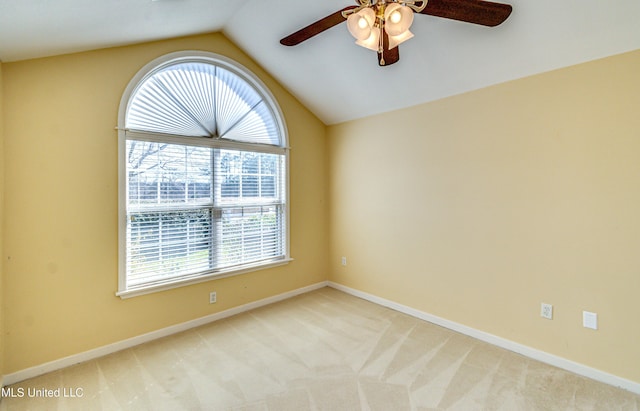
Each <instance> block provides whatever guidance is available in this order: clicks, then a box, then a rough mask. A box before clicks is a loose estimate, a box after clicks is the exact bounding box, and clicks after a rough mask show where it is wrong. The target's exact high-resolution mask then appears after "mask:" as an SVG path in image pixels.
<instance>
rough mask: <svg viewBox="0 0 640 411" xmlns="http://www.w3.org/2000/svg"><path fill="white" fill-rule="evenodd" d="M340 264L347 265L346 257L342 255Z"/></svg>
mask: <svg viewBox="0 0 640 411" xmlns="http://www.w3.org/2000/svg"><path fill="white" fill-rule="evenodd" d="M342 265H345V266H346V265H347V257H342Z"/></svg>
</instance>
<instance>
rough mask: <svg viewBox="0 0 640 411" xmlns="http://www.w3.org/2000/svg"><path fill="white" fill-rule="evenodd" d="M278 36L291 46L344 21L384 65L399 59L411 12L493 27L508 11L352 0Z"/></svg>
mask: <svg viewBox="0 0 640 411" xmlns="http://www.w3.org/2000/svg"><path fill="white" fill-rule="evenodd" d="M356 4H357V5H356V6H348V7H345V8H343V9H342V10H339V11H337V12H335V13H332V14H330V15H329V16H327V17H325V18H323V19H320V20H318V21H316V22H314V23H312V24H310V25H308V26H306V27H304V28H302V29H300V30H298V31H296V32H295V33H293V34H291V35H289V36H287V37H285V38H283V39H282V40H280V43H281V44H282V45H285V46H295V45H297V44H300V43H302V42H303V41H305V40H308V39H310V38H311V37H313V36H315V35H317V34H320V33H322V32H323V31H325V30H328V29H330V28H331V27H333V26H335V25H338V24H340V23H342V22H343V21H345V20H346V21H347V29H348V30H349V33H351V35H352V36H353V37H354V38H355V39H356V44H357V45H359V46H362V47H365V48H367V49H369V50H373V51H375V52H377V54H378V64H379V65H380V66H388V65H390V64H393V63H396V62H397V61H398V60H399V59H400V54H399V51H398V45H399V44H400V43H402V42H404V41H407V40H409V39H410V38H412V37H413V33H411V31H409V28H410V27H411V24H412V23H413V17H414V13H418V14H427V15H431V16H436V17H443V18H446V19H452V20H458V21H464V22H467V23H473V24H480V25H483V26H488V27H494V26H497V25H499V24H501V23H502V22H503V21H505V20H506V19H507V17H509V15H510V14H511V5H509V4H502V3H493V2H489V1H484V0H356Z"/></svg>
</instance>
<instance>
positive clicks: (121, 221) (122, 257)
mask: <svg viewBox="0 0 640 411" xmlns="http://www.w3.org/2000/svg"><path fill="white" fill-rule="evenodd" d="M192 61H196V62H205V63H207V62H208V63H211V64H213V65H216V66H219V67H222V68H224V69H225V70H228V71H230V72H232V73H233V74H235V75H237V76H239V77H240V78H241V79H243V80H245V81H246V82H247V83H248V84H249V85H251V86H252V87H253V88H254V90H255V91H256V92H258V94H259V95H260V96H261V97H262V98H263V100H264V101H265V103H266V104H268V106H269V107H270V108H271V110H272V112H273V113H274V120H275V121H276V123H277V125H278V127H279V130H280V134H281V141H280V144H281V145H280V146H273V145H266V144H257V143H243V142H234V141H228V140H227V141H225V140H216V141H215V143H214V144H212V143H211V141H210V140H208V141H206V142H204V141H203V139H202V138H200V137H186V136H184V137H183V136H166V135H161V136H159V135H157V133H156V137H157V140H156V141H161V142H167V143H177V144H189V145H200V146H206V147H214V148H222V149H239V150H250V151H256V152H263V153H274V154H282V155H284V158H285V160H284V161H285V175H284V186H285V190H284V191H285V193H284V216H283V218H284V219H285V221H284V224H285V233H284V236H285V238H284V239H283V240H284V242H285V245H284V248H285V255H284V258H281V259H278V260H274V261H270V262H267V263H256V264H254V265H244V266H242V268H240V269H238V268H231V269H226V270H224V269H222V270H217V271H215V272H212V273H206V274H203V275H200V276H197V277H189V278H186V279H176V280H174V281H171V282H167V283H163V284H160V285H152V286H145V287H137V288H134V289H131V288H129V287H128V286H127V267H126V263H127V238H126V236H127V193H126V189H127V181H126V179H127V170H126V167H127V164H126V143H127V140H128V139H142V140H145V141H154V136H153V135H151V134H146V133H141V132H137V131H132V130H127V129H126V128H125V121H126V115H127V111H128V107H129V103H130V101H131V98H132V97H133V95H134V93H135V91H136V89H137V88H138V86H139V85H140V84H142V83H143V82H144V81H145V80H146V79H147V78H148V77H150V76H151V75H153V74H154V73H155V72H157V71H158V69H160V68H162V67H166V66H170V65H173V64H176V63H180V62H192ZM117 130H118V291H117V292H116V295H117V296H119V297H121V298H129V297H134V296H138V295H143V294H149V293H153V292H157V291H163V290H168V289H172V288H176V287H182V286H186V285H190V284H195V283H200V282H204V281H210V280H212V279H217V278H224V277H229V276H234V275H239V274H244V273H247V272H252V271H256V270H262V269H267V268H272V267H276V266H280V265H284V264H288V263H289V262H290V261H292V258H291V256H290V228H289V221H290V212H289V209H290V206H289V147H288V132H287V127H286V124H285V122H284V115H283V114H282V110H281V109H280V106H279V105H278V103H277V101H276V99H275V97H274V96H273V95H272V94H271V92H270V91H269V89H268V88H267V87H266V85H265V84H264V83H263V82H262V81H261V80H260V79H259V78H258V77H257V76H256V75H255V74H253V73H252V72H251V71H250V70H249V69H247V68H245V67H244V66H242V65H241V64H239V63H237V62H236V61H234V60H231V59H229V58H227V57H225V56H221V55H218V54H215V53H211V52H205V51H196V50H188V51H180V52H175V53H170V54H167V55H164V56H161V57H159V58H156V59H155V60H153V61H151V62H149V63H148V64H146V65H145V66H144V67H142V69H140V70H139V71H138V72H137V73H136V75H135V76H134V77H133V78H132V79H131V81H130V82H129V84H128V85H127V87H126V89H125V91H124V93H123V94H122V98H121V100H120V107H119V111H118V126H117Z"/></svg>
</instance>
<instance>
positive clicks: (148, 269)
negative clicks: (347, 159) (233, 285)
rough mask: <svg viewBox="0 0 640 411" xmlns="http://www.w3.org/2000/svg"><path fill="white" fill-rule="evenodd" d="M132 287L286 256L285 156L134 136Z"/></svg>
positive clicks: (130, 151)
mask: <svg viewBox="0 0 640 411" xmlns="http://www.w3.org/2000/svg"><path fill="white" fill-rule="evenodd" d="M127 153H128V156H127V158H128V166H127V175H128V181H127V185H128V189H127V193H128V201H127V204H128V214H127V216H128V218H127V244H128V253H127V276H128V284H129V287H131V288H135V287H138V286H148V285H153V284H161V283H164V282H171V281H174V280H176V279H180V278H182V277H184V276H194V275H198V274H203V273H210V272H215V271H217V270H223V269H225V268H233V267H239V266H242V265H243V264H253V263H257V262H260V261H267V260H271V259H274V258H278V257H282V256H284V253H285V244H284V238H283V237H284V233H285V229H286V227H285V219H284V218H283V212H284V196H283V194H284V178H283V176H284V165H285V162H284V156H283V155H279V154H268V153H256V152H249V151H239V150H223V149H213V148H207V147H192V146H181V145H176V144H163V143H157V142H141V141H136V140H130V141H128V142H127Z"/></svg>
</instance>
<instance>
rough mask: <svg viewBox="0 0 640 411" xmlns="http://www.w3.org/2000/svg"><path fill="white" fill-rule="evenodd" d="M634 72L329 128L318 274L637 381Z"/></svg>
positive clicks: (587, 72)
mask: <svg viewBox="0 0 640 411" xmlns="http://www.w3.org/2000/svg"><path fill="white" fill-rule="evenodd" d="M638 73H640V51H635V52H632V53H628V54H623V55H619V56H614V57H611V58H607V59H604V60H599V61H594V62H590V63H587V64H582V65H578V66H575V67H570V68H566V69H562V70H558V71H553V72H550V73H545V74H541V75H537V76H534V77H529V78H525V79H521V80H517V81H512V82H509V83H505V84H501V85H497V86H494V87H490V88H486V89H483V90H479V91H475V92H471V93H467V94H463V95H459V96H455V97H451V98H448V99H444V100H441V101H437V102H434V103H430V104H425V105H420V106H417V107H413V108H410V109H406V110H401V111H398V112H393V113H389V114H384V115H379V116H374V117H371V118H367V119H363V120H359V121H353V122H348V123H345V124H341V125H336V126H332V127H329V129H328V135H329V159H330V182H329V185H330V198H331V206H330V221H331V237H330V240H331V241H330V260H331V261H330V266H331V276H330V279H331V280H333V281H336V282H338V283H340V284H344V285H346V286H349V287H353V288H355V289H358V290H362V291H365V292H368V293H371V294H374V295H377V296H380V297H383V298H387V299H390V300H393V301H396V302H399V303H401V304H405V305H407V306H410V307H413V308H416V309H419V310H422V311H424V312H428V313H431V314H435V315H437V316H440V317H443V318H445V319H448V320H451V321H455V322H458V323H461V324H465V325H467V326H470V327H473V328H475V329H478V330H482V331H485V332H488V333H491V334H494V335H497V336H500V337H503V338H506V339H508V340H511V341H515V342H517V343H521V344H524V345H527V346H530V347H534V348H537V349H539V350H543V351H546V352H548V353H552V354H555V355H558V356H561V357H564V358H568V359H570V360H573V361H576V362H579V363H582V364H586V365H588V366H591V367H593V368H596V369H600V370H603V371H606V372H609V373H612V374H615V375H618V376H621V377H623V378H627V379H629V380H632V381H635V382H640V367H639V366H638V364H640V350H639V349H638V344H639V342H640V326H638V318H639V317H640V294H639V293H640V258H639V255H640V253H639V250H640V211H639V210H640V160H639V159H640V134H638V133H639V130H640V115H638V109H639V108H640V76H639V75H638ZM407 81H410V79H408V80H407ZM341 256H346V257H347V259H348V260H347V261H348V265H347V266H346V267H343V266H341V265H340V257H341ZM541 302H546V303H551V304H553V305H554V309H555V311H554V319H553V320H551V321H549V320H545V319H543V318H541V317H540V315H539V313H540V303H541ZM583 310H588V311H593V312H596V313H598V316H599V317H598V319H599V326H600V328H599V330H597V331H593V330H589V329H586V328H583V327H582V311H583Z"/></svg>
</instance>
